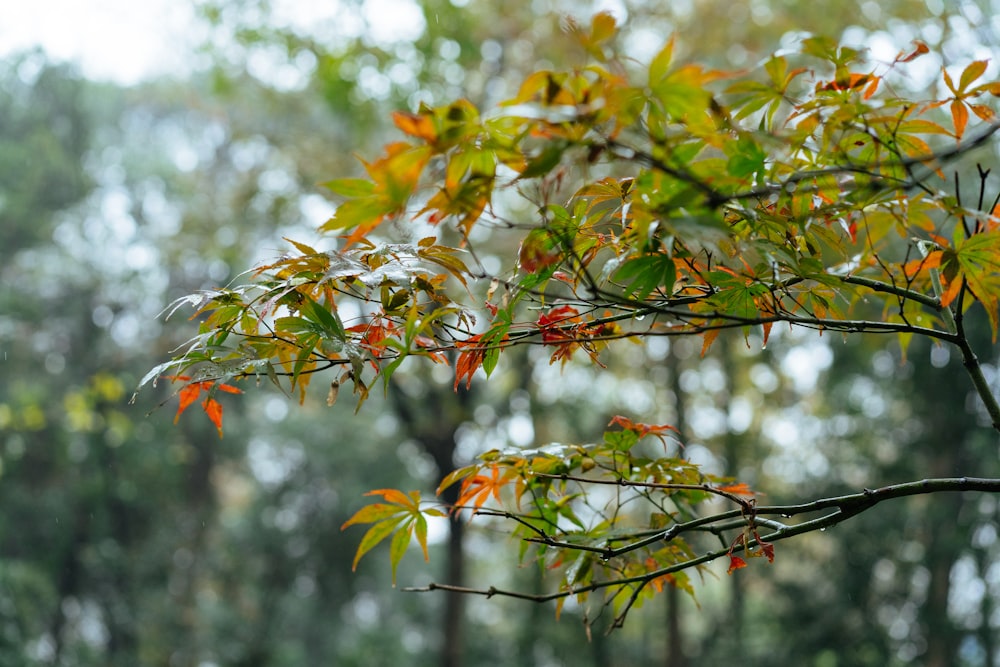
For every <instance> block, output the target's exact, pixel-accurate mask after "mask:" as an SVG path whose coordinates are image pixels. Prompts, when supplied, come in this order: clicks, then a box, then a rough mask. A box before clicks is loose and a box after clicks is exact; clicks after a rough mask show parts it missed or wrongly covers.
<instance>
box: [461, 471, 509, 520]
mask: <svg viewBox="0 0 1000 667" xmlns="http://www.w3.org/2000/svg"><path fill="white" fill-rule="evenodd" d="M506 483H507V479H506V478H505V477H501V476H500V467H499V466H498V465H496V464H493V465H491V466H490V476H489V477H487V476H486V475H476V476H474V477H467V478H466V479H465V480H464V481H463V482H462V493H461V494H460V495H459V497H458V500H456V501H455V505H456V506H457V507H461V506H462V505H469V504H470V503H471V504H472V505H474V506H475V507H476V508H477V509H478V508H480V507H482V506H483V503H485V502H486V501H487V500H488V499H489V498H490V496H492V497H493V498H494V499H495V500H496V501H497V502H498V503H499V502H500V489H501V488H503V486H504V485H505V484H506Z"/></svg>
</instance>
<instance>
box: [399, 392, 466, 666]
mask: <svg viewBox="0 0 1000 667" xmlns="http://www.w3.org/2000/svg"><path fill="white" fill-rule="evenodd" d="M424 386H425V389H426V391H427V394H425V395H424V396H422V397H421V398H420V399H419V401H420V403H422V405H417V400H418V399H414V398H411V397H409V396H405V395H404V392H403V391H402V390H399V389H397V390H396V391H392V392H390V393H389V394H390V396H392V397H393V404H394V406H395V408H396V413H397V415H398V416H399V418H400V420H401V421H402V423H403V429H402V430H403V432H404V433H406V434H408V435H410V436H411V437H413V439H414V440H416V441H417V442H419V443H420V445H421V446H422V447H423V448H424V451H426V452H427V453H428V454H430V456H431V458H432V459H433V460H434V464H435V465H436V466H437V469H438V472H439V474H440V475H442V476H443V475H445V474H447V473H448V472H450V471H451V470H452V469H453V468H454V467H455V434H456V433H457V431H458V428H459V426H461V425H462V423H463V422H464V421H466V420H467V419H468V416H469V405H470V403H471V402H472V392H470V391H467V390H464V389H460V390H459V391H457V392H452V391H450V390H448V389H444V388H441V387H437V386H435V385H433V384H432V383H430V382H427V383H425V385H424ZM459 489H460V487H459V485H453V486H451V487H450V488H448V489H446V490H445V491H444V493H442V494H441V500H442V501H443V502H445V503H449V504H451V503H455V502H456V501H457V500H458V493H459ZM448 527H449V530H448V545H447V558H446V561H445V572H444V583H447V584H452V585H455V586H463V585H465V555H464V544H465V518H463V517H462V515H461V514H458V513H456V514H453V515H452V516H451V517H450V519H449V525H448ZM441 595H443V596H444V615H443V618H442V619H441V623H442V627H441V632H442V645H441V667H460V666H461V664H462V656H463V653H464V650H463V643H464V632H463V625H464V614H465V603H464V596H463V595H462V594H460V593H448V592H442V593H441Z"/></svg>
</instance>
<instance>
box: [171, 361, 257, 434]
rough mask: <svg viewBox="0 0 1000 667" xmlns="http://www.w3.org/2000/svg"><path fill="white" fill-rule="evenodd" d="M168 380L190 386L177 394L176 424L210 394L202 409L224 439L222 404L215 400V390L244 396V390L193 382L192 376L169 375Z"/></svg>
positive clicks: (214, 382)
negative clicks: (200, 397) (202, 398)
mask: <svg viewBox="0 0 1000 667" xmlns="http://www.w3.org/2000/svg"><path fill="white" fill-rule="evenodd" d="M165 377H166V379H167V380H171V381H177V380H179V381H181V382H187V383H188V384H187V385H185V386H184V387H182V388H181V390H180V391H179V392H177V397H178V399H179V405H178V406H177V414H176V415H174V423H175V424H176V423H177V421H178V420H179V419H180V418H181V415H182V414H184V411H185V410H187V409H188V408H189V407H191V405H192V404H193V403H194V402H195V401H197V400H198V397H199V396H200V395H201V393H202V392H203V391H204V392H209V394H208V396H207V397H205V400H203V401H202V402H201V408H202V410H204V411H205V414H206V415H208V418H209V420H211V422H212V423H213V424H214V425H215V428H216V429H217V430H218V431H219V437H220V438H221V437H222V404H221V403H219V402H218V401H217V400H215V398H213V397H212V392H214V391H215V390H220V391H224V392H226V393H228V394H242V393H243V390H242V389H239V388H237V387H234V386H232V385H228V384H223V383H222V382H218V381H216V380H205V381H201V382H191V378H190V376H187V375H168V376H165Z"/></svg>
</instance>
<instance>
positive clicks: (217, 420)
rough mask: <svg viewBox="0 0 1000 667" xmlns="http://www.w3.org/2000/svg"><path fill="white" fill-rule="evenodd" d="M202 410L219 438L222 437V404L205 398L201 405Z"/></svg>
mask: <svg viewBox="0 0 1000 667" xmlns="http://www.w3.org/2000/svg"><path fill="white" fill-rule="evenodd" d="M201 407H202V409H203V410H204V411H205V414H206V415H208V418H209V419H211V420H212V423H213V424H215V428H216V429H217V430H218V431H219V437H220V438H221V437H222V403H219V402H218V401H217V400H215V399H214V398H206V399H205V400H204V401H202V403H201Z"/></svg>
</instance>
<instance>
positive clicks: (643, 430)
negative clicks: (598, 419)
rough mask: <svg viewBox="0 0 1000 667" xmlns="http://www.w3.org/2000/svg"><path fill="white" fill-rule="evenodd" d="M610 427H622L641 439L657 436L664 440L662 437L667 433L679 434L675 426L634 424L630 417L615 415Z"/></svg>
mask: <svg viewBox="0 0 1000 667" xmlns="http://www.w3.org/2000/svg"><path fill="white" fill-rule="evenodd" d="M608 426H620V427H622V428H623V429H624V430H626V431H635V432H636V433H637V434H638V435H639V437H640V438H642V437H644V436H647V435H655V436H657V437H660V438H661V439H662V436H663V435H665V434H667V433H679V431H678V430H677V428H676V427H675V426H671V425H670V424H643V423H642V422H634V421H632V420H631V419H629V418H628V417H623V416H621V415H615V416H614V417H612V418H611V421H610V422H608Z"/></svg>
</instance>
